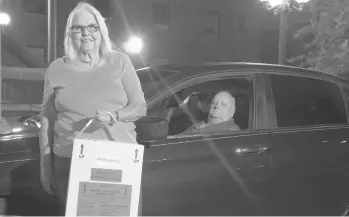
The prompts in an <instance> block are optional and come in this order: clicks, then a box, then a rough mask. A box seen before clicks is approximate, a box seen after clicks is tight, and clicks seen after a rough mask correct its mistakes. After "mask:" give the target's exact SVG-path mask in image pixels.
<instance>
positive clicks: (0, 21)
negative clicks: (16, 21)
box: [0, 13, 11, 25]
mask: <svg viewBox="0 0 349 217" xmlns="http://www.w3.org/2000/svg"><path fill="white" fill-rule="evenodd" d="M10 21H11V19H10V16H9V15H8V14H6V13H0V25H8V24H9V23H10Z"/></svg>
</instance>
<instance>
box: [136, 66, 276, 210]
mask: <svg viewBox="0 0 349 217" xmlns="http://www.w3.org/2000/svg"><path fill="white" fill-rule="evenodd" d="M231 74H232V73H230V78H234V76H231ZM244 74H245V76H246V75H249V73H247V72H245V73H244ZM214 76H219V74H218V73H216V75H214ZM240 76H241V75H240ZM202 77H203V78H204V79H201V80H200V78H195V79H194V80H191V79H188V80H187V81H188V84H189V85H187V86H191V85H194V83H195V82H196V83H198V82H197V81H198V80H199V83H200V82H204V81H211V80H214V79H215V78H214V77H207V78H206V77H204V76H202ZM248 78H249V79H251V81H252V80H255V79H252V74H250V77H248ZM225 79H228V78H225ZM255 84H256V82H254V83H253V82H251V94H250V97H251V103H250V104H249V107H250V106H251V107H250V108H251V109H250V108H244V109H247V110H248V111H249V110H250V111H251V112H248V114H249V115H250V117H249V121H248V122H249V124H248V127H247V129H242V130H240V131H222V132H219V133H211V134H207V133H206V134H202V133H193V134H184V135H183V134H177V135H171V136H169V137H167V138H166V139H162V140H158V141H143V142H141V143H142V144H144V145H145V146H146V149H145V155H144V165H143V177H142V194H143V195H142V214H143V215H162V216H165V215H167V216H170V215H171V216H177V215H178V216H183V215H187V216H199V215H202V216H213V215H230V216H231V215H268V214H269V207H268V203H269V200H268V199H269V185H268V184H269V164H270V160H271V158H270V154H269V153H268V147H269V140H268V139H269V134H268V132H263V131H261V132H258V131H257V130H256V129H255V123H256V122H257V120H255V119H256V118H258V117H256V116H255V113H256V112H254V111H255V110H254V108H256V106H258V104H257V103H255V101H257V102H261V101H260V100H255V99H256V98H259V99H264V98H263V97H259V96H260V95H262V94H263V93H264V92H263V91H261V90H257V89H256V86H258V85H255ZM182 85H185V84H178V87H177V86H175V87H173V88H170V89H171V90H170V91H171V93H176V92H177V91H179V90H181V89H182V87H183V86H182ZM255 93H257V95H258V96H257V97H256V98H255V97H254V96H255ZM169 95H170V94H167V95H166V94H164V96H169ZM261 104H263V103H261ZM263 109H265V107H261V108H259V110H260V112H261V111H262V110H263Z"/></svg>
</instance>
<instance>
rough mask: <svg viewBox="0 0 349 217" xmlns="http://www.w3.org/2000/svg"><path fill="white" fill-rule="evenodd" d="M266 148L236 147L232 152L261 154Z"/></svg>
mask: <svg viewBox="0 0 349 217" xmlns="http://www.w3.org/2000/svg"><path fill="white" fill-rule="evenodd" d="M266 150H268V147H265V146H262V147H253V148H236V149H235V150H234V153H235V154H237V155H248V154H261V153H263V152H265V151H266Z"/></svg>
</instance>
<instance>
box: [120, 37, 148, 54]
mask: <svg viewBox="0 0 349 217" xmlns="http://www.w3.org/2000/svg"><path fill="white" fill-rule="evenodd" d="M124 49H125V51H126V52H127V53H129V54H140V53H141V52H142V50H143V40H142V39H141V38H140V37H137V36H132V37H130V38H129V39H128V40H127V41H126V42H125V43H124Z"/></svg>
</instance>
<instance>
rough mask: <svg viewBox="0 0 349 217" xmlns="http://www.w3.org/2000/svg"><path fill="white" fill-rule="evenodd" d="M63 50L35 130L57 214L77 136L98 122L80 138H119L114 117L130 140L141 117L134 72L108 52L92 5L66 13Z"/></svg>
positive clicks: (141, 97) (124, 60) (141, 104)
mask: <svg viewBox="0 0 349 217" xmlns="http://www.w3.org/2000/svg"><path fill="white" fill-rule="evenodd" d="M64 49H65V57H63V58H59V59H57V60H55V61H54V62H52V63H51V65H50V66H49V68H48V69H47V73H46V80H45V91H44V97H43V104H42V119H41V129H40V152H41V183H42V185H43V187H44V189H45V190H46V191H47V192H49V193H52V188H51V186H52V185H51V183H52V182H51V181H53V183H55V187H56V191H55V195H56V196H57V198H58V200H59V203H60V206H61V211H62V213H61V214H62V215H64V209H65V202H66V196H67V186H68V179H69V169H70V162H71V156H72V148H73V140H74V137H75V136H76V134H77V133H78V132H79V131H81V130H82V128H83V127H84V126H85V125H86V123H87V122H88V121H89V120H90V119H91V118H95V120H97V121H98V123H100V124H94V125H93V126H92V127H90V128H88V130H87V131H86V132H84V135H83V137H85V138H95V139H108V138H109V139H114V140H118V134H120V130H118V129H120V128H118V127H116V125H115V124H114V123H113V119H115V120H118V122H119V123H118V125H119V124H122V128H124V129H125V130H126V131H128V133H129V135H130V136H132V137H133V138H135V137H136V133H135V125H134V123H133V122H134V121H136V120H137V119H138V118H140V117H142V116H144V115H146V103H145V99H144V94H143V91H142V88H141V85H140V81H139V78H138V76H137V74H136V72H135V69H134V67H133V65H132V63H131V61H130V59H129V58H128V57H127V56H126V55H125V54H123V53H120V52H117V51H114V50H113V49H112V44H111V40H110V39H109V36H108V29H107V26H106V24H105V21H104V19H103V17H102V16H101V14H100V12H99V11H98V10H96V9H95V8H94V7H93V6H91V5H89V4H87V3H79V4H78V5H77V6H76V7H75V8H74V9H73V11H72V12H71V13H70V15H69V17H68V21H67V26H66V30H65V39H64ZM110 113H111V114H113V115H114V118H111V117H110V115H109V114H110ZM105 128H107V129H105ZM121 133H123V132H121ZM51 156H52V158H53V159H51ZM51 162H52V163H51ZM51 178H52V179H53V180H52V179H51Z"/></svg>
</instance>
